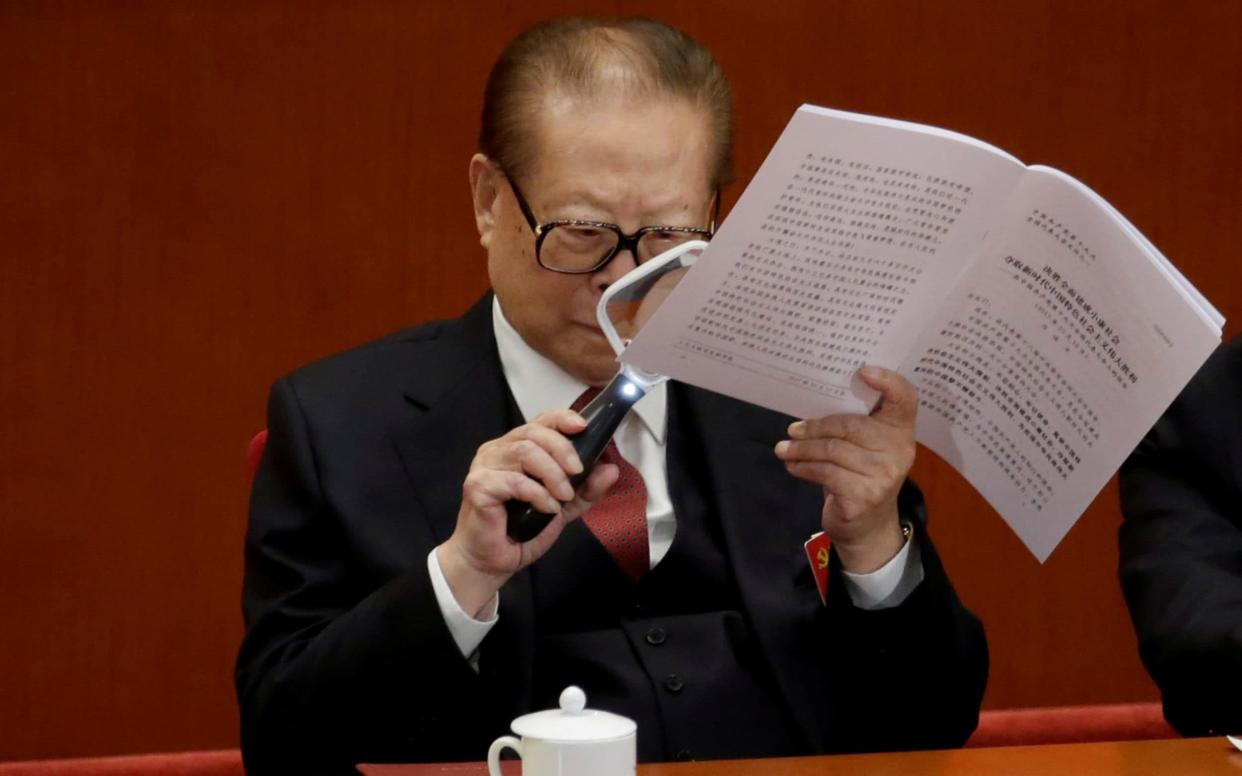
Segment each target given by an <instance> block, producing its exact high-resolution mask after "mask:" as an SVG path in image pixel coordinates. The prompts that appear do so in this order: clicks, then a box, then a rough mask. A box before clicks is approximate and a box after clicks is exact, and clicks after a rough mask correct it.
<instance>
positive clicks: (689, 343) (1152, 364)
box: [622, 105, 1224, 562]
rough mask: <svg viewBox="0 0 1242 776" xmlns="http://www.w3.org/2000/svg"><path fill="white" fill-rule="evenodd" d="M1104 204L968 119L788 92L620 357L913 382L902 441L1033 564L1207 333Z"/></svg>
mask: <svg viewBox="0 0 1242 776" xmlns="http://www.w3.org/2000/svg"><path fill="white" fill-rule="evenodd" d="M1223 323H1224V319H1223V318H1222V317H1221V315H1220V313H1218V312H1217V311H1216V310H1215V309H1214V308H1213V307H1212V305H1211V304H1209V303H1208V302H1207V300H1206V299H1205V298H1204V297H1203V296H1202V295H1201V294H1200V293H1199V292H1198V291H1196V290H1195V288H1194V287H1193V286H1192V285H1191V284H1190V283H1189V282H1188V281H1187V280H1186V278H1184V277H1183V276H1182V275H1181V273H1180V272H1178V271H1177V269H1176V268H1175V267H1174V266H1173V265H1172V263H1170V262H1169V261H1168V260H1167V259H1166V258H1165V257H1164V256H1162V255H1161V254H1160V252H1159V251H1158V250H1156V248H1155V246H1153V245H1152V244H1151V243H1150V242H1149V241H1148V240H1147V239H1146V238H1144V237H1143V235H1142V234H1141V233H1140V232H1139V231H1138V229H1136V228H1135V227H1134V226H1133V225H1131V224H1130V222H1129V221H1127V220H1126V219H1125V218H1124V217H1123V216H1122V215H1121V214H1120V213H1119V212H1118V211H1117V210H1116V209H1115V208H1113V207H1112V206H1111V205H1109V204H1108V202H1106V201H1105V200H1104V199H1103V198H1102V197H1100V196H1099V195H1097V194H1096V193H1094V192H1093V191H1091V190H1090V189H1089V188H1087V187H1086V186H1085V185H1083V184H1082V183H1080V182H1078V181H1077V180H1075V179H1074V178H1072V177H1070V176H1069V175H1066V174H1065V173H1063V172H1060V171H1059V170H1054V169H1052V168H1050V167H1043V166H1038V165H1032V166H1027V165H1024V164H1023V163H1022V162H1020V161H1018V160H1017V159H1016V158H1014V157H1013V156H1011V155H1010V154H1008V153H1005V152H1004V151H1002V150H1000V149H998V148H995V147H993V146H990V145H988V144H987V143H984V142H982V141H979V140H976V139H974V138H971V137H967V136H965V135H961V134H957V133H954V132H950V131H947V130H943V129H938V128H935V127H929V126H923V125H919V124H913V123H908V122H903V121H895V120H890V119H883V118H876V117H872V116H863V115H859V114H853V113H846V112H843V111H837V110H830V109H827V108H820V107H816V106H811V105H804V106H803V107H801V108H799V109H798V111H797V112H796V113H795V114H794V117H793V119H792V120H791V121H790V122H789V125H788V126H787V127H786V128H785V131H784V132H783V133H782V134H781V137H780V139H779V140H778V141H777V143H776V145H775V146H774V147H773V148H772V151H771V152H770V153H769V154H768V157H767V159H766V160H765V161H764V163H763V165H762V167H761V168H760V169H759V172H758V173H757V174H756V175H755V178H754V180H753V181H752V182H751V183H750V185H749V186H748V187H747V188H746V190H745V192H743V193H742V196H741V197H740V198H739V200H738V203H737V205H736V206H735V207H734V208H733V211H732V212H731V213H730V214H729V217H728V219H727V220H726V221H725V222H724V223H723V224H722V225H721V227H720V230H719V231H718V233H717V234H716V236H715V237H714V238H713V239H712V242H711V245H710V247H709V248H708V249H707V251H706V253H705V254H704V255H703V258H702V259H701V260H700V261H699V262H698V263H697V264H696V265H695V267H694V268H693V269H692V270H691V271H690V273H689V274H688V275H687V277H686V278H685V280H683V281H682V282H681V283H680V284H679V285H678V286H677V288H676V289H675V290H674V291H673V293H672V295H671V296H670V297H669V299H668V300H667V303H666V304H664V305H663V306H661V307H660V309H659V310H658V311H657V312H656V314H655V316H654V317H653V318H652V319H651V320H650V322H649V323H648V324H647V325H646V326H645V327H644V328H643V330H642V331H641V332H640V333H639V334H638V336H636V337H635V338H634V340H633V341H632V342H631V343H630V345H629V346H628V347H627V349H626V350H625V352H624V354H623V355H622V360H623V361H625V362H627V363H630V364H633V365H634V366H637V367H639V368H641V369H645V370H647V371H651V372H658V373H661V374H666V375H668V376H670V377H673V378H675V379H677V380H682V381H684V382H687V383H691V384H693V385H698V386H701V387H703V388H708V389H710V390H713V391H717V392H720V393H723V394H727V395H729V396H733V397H735V398H738V399H743V400H745V401H749V402H752V403H755V404H759V405H762V406H765V407H769V408H771V409H774V410H778V411H781V412H786V413H788V414H791V415H795V416H798V417H818V416H823V415H829V414H832V413H838V412H867V411H868V410H869V409H870V408H871V407H872V406H873V405H874V403H875V401H876V398H877V397H876V396H875V393H874V391H871V390H870V389H868V388H867V387H866V386H865V385H863V384H862V383H861V381H859V380H858V378H857V376H856V375H857V371H858V369H859V367H861V366H863V365H866V364H874V365H879V366H884V367H888V368H890V369H895V370H897V371H899V372H901V373H902V374H903V375H905V377H906V378H907V379H909V380H910V381H911V382H913V383H914V384H915V385H916V386H917V387H918V389H919V399H920V407H919V418H918V441H919V442H921V443H922V444H924V445H925V446H926V447H928V448H930V449H931V450H932V451H934V452H935V453H936V454H938V455H939V456H941V457H942V458H944V459H945V460H947V461H948V462H949V463H950V464H951V465H952V466H953V467H954V468H956V469H957V470H958V471H959V472H960V473H961V474H962V475H963V476H964V477H965V478H966V479H967V480H968V481H969V482H970V483H971V485H973V486H974V487H975V488H976V489H977V490H978V491H979V492H980V493H981V494H982V495H983V496H984V497H985V498H986V499H987V501H988V502H989V503H990V504H991V505H992V506H993V507H994V508H995V509H996V510H997V512H999V513H1000V515H1001V516H1002V517H1003V518H1004V519H1005V520H1006V522H1008V523H1009V525H1010V526H1011V527H1012V528H1013V530H1014V531H1015V532H1016V533H1017V534H1018V536H1019V537H1020V538H1021V539H1022V541H1023V542H1024V543H1025V544H1026V546H1027V547H1028V548H1029V549H1030V550H1031V552H1032V553H1034V554H1035V556H1036V557H1037V558H1039V560H1040V561H1041V562H1042V561H1043V560H1045V559H1047V557H1048V555H1049V554H1050V553H1051V552H1052V550H1053V549H1054V548H1055V547H1056V545H1057V543H1058V542H1059V541H1060V540H1061V538H1062V537H1064V535H1065V534H1066V532H1068V531H1069V529H1070V527H1071V526H1072V525H1073V524H1074V522H1075V521H1076V520H1077V519H1078V518H1079V517H1080V516H1081V515H1082V513H1083V511H1084V510H1085V509H1086V508H1087V506H1088V505H1089V504H1090V503H1091V501H1092V499H1094V498H1095V496H1096V495H1097V494H1098V493H1099V491H1100V489H1101V488H1103V486H1104V484H1105V483H1106V482H1107V481H1108V478H1109V477H1110V476H1112V474H1113V472H1115V471H1116V470H1117V468H1118V467H1119V466H1120V465H1121V462H1122V461H1123V460H1124V459H1125V457H1126V456H1127V455H1128V454H1129V453H1130V451H1131V450H1133V449H1134V447H1135V446H1136V445H1137V444H1138V442H1139V440H1140V439H1141V438H1142V436H1143V435H1144V434H1145V433H1146V432H1147V430H1148V429H1149V428H1150V427H1151V426H1152V424H1153V423H1155V421H1156V419H1157V418H1158V417H1159V416H1160V414H1161V413H1162V412H1163V411H1164V409H1165V408H1166V407H1168V405H1169V404H1170V403H1171V402H1172V401H1173V398H1174V397H1175V396H1176V395H1177V393H1178V392H1179V391H1180V390H1181V389H1182V388H1183V387H1184V386H1185V384H1186V383H1187V382H1188V381H1189V380H1190V378H1191V376H1192V375H1193V374H1194V373H1195V371H1196V370H1197V369H1198V368H1199V366H1200V365H1201V364H1202V363H1203V362H1204V360H1205V359H1206V358H1207V357H1208V355H1209V354H1210V353H1211V352H1212V350H1213V349H1214V348H1215V347H1216V346H1217V345H1218V344H1219V343H1220V340H1221V327H1222V325H1223Z"/></svg>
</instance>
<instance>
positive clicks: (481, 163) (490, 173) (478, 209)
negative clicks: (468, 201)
mask: <svg viewBox="0 0 1242 776" xmlns="http://www.w3.org/2000/svg"><path fill="white" fill-rule="evenodd" d="M503 179H504V173H502V172H501V171H500V168H499V167H497V166H496V165H495V164H494V163H492V160H491V159H488V158H487V157H486V156H484V155H483V154H475V155H474V156H472V157H470V196H471V198H472V199H473V200H474V224H475V226H476V227H477V228H478V230H479V244H480V245H482V246H483V247H484V248H487V247H488V246H489V244H490V243H491V241H492V234H493V233H495V231H496V223H497V219H498V218H499V213H498V207H499V203H500V188H501V185H502V183H503V182H504V180H503Z"/></svg>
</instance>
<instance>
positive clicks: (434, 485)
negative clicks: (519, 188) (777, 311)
mask: <svg viewBox="0 0 1242 776" xmlns="http://www.w3.org/2000/svg"><path fill="white" fill-rule="evenodd" d="M490 304H491V302H490V296H489V297H487V298H485V299H484V300H482V301H481V302H480V303H479V304H477V305H476V306H475V307H474V308H473V309H472V310H471V311H470V312H469V313H467V314H466V315H465V316H464V317H463V318H461V319H458V320H455V321H451V322H445V323H435V324H429V325H426V326H422V327H418V328H415V329H411V330H409V331H406V332H403V333H400V334H397V335H394V336H392V337H389V338H387V339H384V340H381V341H379V342H376V343H372V344H370V345H366V346H363V347H361V348H358V349H355V350H353V351H349V352H347V353H344V354H341V355H338V356H335V357H332V358H329V359H326V360H324V361H320V362H318V363H315V364H312V365H310V366H308V367H305V368H304V369H302V370H300V371H298V372H296V373H294V374H293V375H291V376H288V377H286V378H284V379H282V380H280V381H279V382H277V383H276V385H275V386H274V387H273V389H272V395H271V401H270V407H269V423H270V434H269V439H268V444H267V449H266V452H265V454H264V456H263V461H262V463H261V465H260V468H259V471H258V473H257V475H256V479H255V484H254V491H253V497H252V504H251V518H250V527H249V531H248V534H247V540H246V577H245V590H244V610H245V616H246V621H247V625H248V629H247V634H246V637H245V641H244V643H243V645H242V648H241V652H240V655H239V657H238V663H237V690H238V695H239V698H240V702H241V710H242V746H243V751H244V753H245V756H246V759H247V763H248V765H249V766H250V767H252V768H254V769H255V770H262V769H264V768H270V769H271V770H273V771H279V770H289V768H290V764H291V763H292V762H295V761H297V762H299V764H298V765H297V768H298V769H301V770H309V769H311V768H312V766H314V767H319V766H323V767H327V766H339V765H340V764H348V763H353V762H357V761H362V760H369V761H384V760H392V761H401V760H404V761H447V760H478V759H481V758H482V757H483V755H484V753H485V752H486V750H487V744H488V743H489V742H490V740H491V739H492V738H493V737H494V736H496V735H498V734H500V733H502V732H504V731H505V730H506V728H507V726H508V722H509V721H510V720H511V719H512V718H513V717H514V716H515V715H517V714H520V713H524V712H526V711H530V710H531V709H529V708H528V706H529V703H530V700H529V697H530V690H531V685H532V677H531V664H532V659H531V658H532V650H533V649H534V643H535V638H534V635H535V630H534V629H535V625H534V623H533V622H532V617H531V616H530V615H531V609H532V602H531V590H530V583H529V578H528V574H527V573H525V572H523V573H519V574H517V575H516V576H515V577H513V579H512V580H510V582H509V583H508V584H507V585H506V586H505V587H504V589H503V590H502V591H501V596H500V601H501V608H500V621H499V623H498V624H497V625H496V627H495V628H494V629H493V630H492V632H491V633H489V635H488V636H487V638H486V639H485V640H484V642H483V644H482V645H481V647H480V667H481V670H480V672H479V673H478V674H476V673H475V672H474V671H473V670H472V669H471V668H470V667H469V665H468V664H467V661H466V660H464V659H463V658H462V656H461V654H460V653H459V652H458V650H457V647H456V646H455V644H454V642H453V640H452V638H451V637H450V635H449V631H448V629H447V627H446V625H445V624H444V621H443V618H442V617H441V615H440V612H439V608H438V605H437V603H436V601H435V598H434V594H433V592H432V587H431V583H430V579H429V576H428V573H427V568H426V556H427V554H428V553H429V552H430V551H431V549H432V548H433V547H435V546H436V545H438V544H439V543H441V542H443V541H444V540H445V539H447V538H448V537H449V535H450V534H451V532H452V530H453V527H454V525H455V522H456V518H457V512H458V508H459V504H460V497H461V486H462V480H463V478H464V474H465V472H466V471H467V469H468V467H469V464H470V461H471V460H472V458H473V457H474V454H475V451H476V449H477V448H478V447H479V445H480V444H482V443H483V442H485V441H487V440H490V439H493V438H496V437H498V436H500V435H502V434H503V433H504V432H505V431H506V430H507V429H509V428H511V427H512V426H513V425H514V424H515V423H516V422H517V419H516V417H515V415H514V412H515V410H514V408H513V401H512V398H511V396H510V395H509V392H508V388H507V386H506V384H505V381H504V377H503V374H502V372H501V369H500V366H499V361H498V357H497V352H496V344H495V340H494V338H493V334H492V326H491V312H490ZM672 388H673V390H672V391H671V393H670V413H683V412H684V413H693V414H694V416H695V417H696V418H697V419H698V420H699V421H700V422H697V423H696V424H695V426H696V427H699V428H704V429H707V430H706V431H705V432H704V436H706V437H707V438H706V439H704V440H703V441H704V442H705V444H704V448H705V449H709V450H712V451H714V454H713V455H712V456H710V460H709V462H708V467H709V470H710V471H711V472H712V477H711V480H712V487H713V488H714V489H715V491H716V496H717V502H718V507H719V512H720V514H719V519H720V521H721V522H722V524H723V525H722V533H723V535H724V539H725V545H726V551H727V553H728V556H729V560H730V563H731V565H732V568H733V572H734V574H735V577H736V584H737V587H738V590H739V591H740V596H741V600H742V604H743V607H744V611H745V614H746V616H747V618H748V620H749V624H750V626H751V627H752V629H753V632H754V634H755V637H756V639H757V641H758V643H759V644H760V646H761V648H762V650H763V652H764V655H765V657H766V659H767V661H768V662H769V663H770V666H771V669H772V672H773V674H774V676H775V681H776V683H777V685H778V691H779V693H780V694H781V695H782V697H783V699H784V701H785V702H787V703H788V705H789V708H790V710H791V712H792V715H791V716H792V717H793V718H796V719H797V720H798V723H799V725H800V730H799V731H798V738H799V740H801V741H802V742H803V753H813V752H829V751H846V750H873V749H896V748H913V747H920V748H924V747H942V746H955V745H960V744H961V743H962V742H963V741H965V739H966V738H967V737H968V736H969V735H970V733H971V731H972V730H973V729H974V727H975V724H976V722H977V716H978V708H979V703H980V701H981V699H982V695H983V689H984V685H985V683H986V677H987V647H986V643H985V640H984V635H983V629H982V627H981V625H980V624H979V622H978V620H977V619H976V618H975V617H974V616H973V615H971V614H970V613H969V612H967V611H966V610H965V609H964V608H963V607H962V606H961V604H960V603H959V601H958V599H957V597H956V595H955V594H954V592H953V589H952V587H951V585H950V584H949V581H948V579H947V577H946V576H945V573H944V570H943V568H942V566H941V564H940V561H939V559H938V557H937V555H936V553H935V551H934V549H933V548H932V546H931V544H930V542H929V540H928V539H927V536H926V534H925V532H924V528H923V520H922V519H921V518H922V516H923V508H922V501H921V497H920V496H919V495H918V493H917V490H916V489H914V488H913V487H912V486H911V487H910V488H908V489H907V490H906V491H904V492H903V510H904V511H905V513H906V514H907V515H908V516H910V517H912V518H914V521H915V523H916V525H915V532H916V541H918V542H920V544H921V549H922V560H923V565H924V569H925V578H924V581H923V582H922V584H921V585H920V586H919V587H918V589H917V590H916V591H915V592H914V593H913V594H912V595H911V596H910V597H909V598H908V599H907V600H906V602H905V603H904V604H903V605H902V606H900V607H897V608H894V609H888V610H882V611H874V612H867V611H862V610H859V609H856V608H854V607H853V605H852V604H851V603H850V601H849V598H848V595H847V594H846V593H845V592H844V591H842V589H841V585H840V581H839V580H838V581H837V582H836V583H835V584H830V587H831V590H832V591H834V592H832V593H831V594H830V597H829V605H828V606H827V607H825V606H823V604H821V602H820V600H819V598H818V595H817V594H816V592H815V590H814V586H813V581H812V578H811V575H810V571H809V567H808V564H807V561H806V558H805V555H804V553H803V549H802V543H803V542H804V541H805V540H806V539H807V538H809V536H810V534H811V533H812V532H814V531H816V530H818V526H819V512H820V508H821V506H822V495H821V493H820V491H819V489H818V488H816V487H814V486H812V485H809V484H807V483H802V482H800V481H797V480H795V479H794V478H792V477H790V476H789V475H788V474H787V473H786V472H785V471H784V468H783V466H782V465H781V463H780V462H779V461H778V460H777V459H776V457H775V455H773V453H772V445H773V444H774V443H775V442H776V441H777V440H778V439H780V438H782V437H783V435H784V429H785V427H786V426H787V424H788V422H789V418H787V417H784V416H781V415H777V414H775V413H771V412H768V411H765V410H761V409H758V408H756V407H753V406H750V405H747V404H743V403H740V402H737V401H734V400H731V399H728V398H725V397H722V396H720V395H717V394H713V393H709V392H705V391H701V390H695V389H690V388H687V387H685V386H672ZM675 426H676V424H672V423H670V428H673V427H675ZM669 444H670V449H674V448H675V446H676V443H675V441H674V440H672V439H670V443H669ZM670 487H671V488H672V489H674V490H676V489H677V488H678V483H677V482H672V483H670ZM703 713H704V714H710V713H711V709H703ZM796 753H798V752H774V753H773V754H796Z"/></svg>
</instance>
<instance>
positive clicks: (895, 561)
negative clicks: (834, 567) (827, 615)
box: [841, 539, 923, 609]
mask: <svg viewBox="0 0 1242 776" xmlns="http://www.w3.org/2000/svg"><path fill="white" fill-rule="evenodd" d="M841 575H842V576H843V577H844V578H845V588H846V590H847V591H849V594H850V600H852V601H853V602H854V605H855V606H857V607H858V608H859V609H891V608H893V607H894V606H900V605H901V602H902V601H905V600H906V597H907V596H909V595H910V594H911V593H912V592H914V588H916V587H918V586H919V583H920V582H922V581H923V559H922V555H921V554H920V552H919V546H918V542H915V541H913V540H912V539H907V540H906V543H905V545H904V546H903V547H902V548H901V549H900V550H898V551H897V554H896V555H894V556H893V557H892V559H891V560H889V562H888V563H885V564H884V565H883V566H880V567H879V568H878V569H876V570H875V571H872V572H871V573H870V574H851V573H850V572H848V571H846V570H845V569H842V570H841Z"/></svg>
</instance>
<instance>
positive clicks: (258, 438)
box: [246, 429, 267, 477]
mask: <svg viewBox="0 0 1242 776" xmlns="http://www.w3.org/2000/svg"><path fill="white" fill-rule="evenodd" d="M265 447H267V429H263V430H262V431H260V432H259V433H257V434H255V435H254V436H253V437H252V438H251V439H250V444H249V445H247V446H246V468H247V469H248V470H249V471H250V476H251V477H253V476H254V473H255V472H256V471H257V470H258V468H259V461H261V460H263V448H265Z"/></svg>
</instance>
